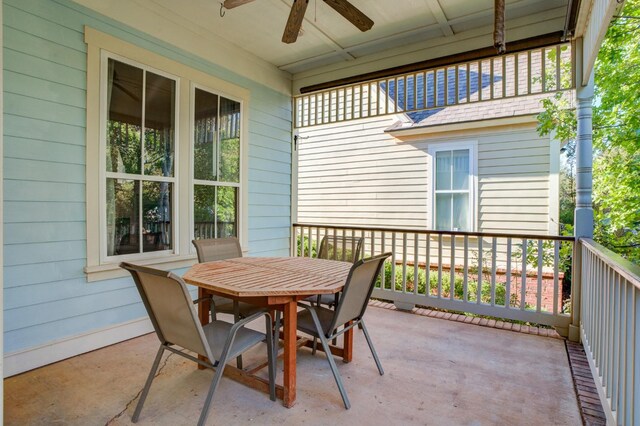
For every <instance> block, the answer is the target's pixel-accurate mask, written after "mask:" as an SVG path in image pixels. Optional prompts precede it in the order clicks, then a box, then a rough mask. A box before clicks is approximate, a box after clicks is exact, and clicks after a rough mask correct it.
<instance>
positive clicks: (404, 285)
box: [402, 232, 407, 293]
mask: <svg viewBox="0 0 640 426" xmlns="http://www.w3.org/2000/svg"><path fill="white" fill-rule="evenodd" d="M402 292H403V293H406V292H407V233H406V232H403V233H402Z"/></svg>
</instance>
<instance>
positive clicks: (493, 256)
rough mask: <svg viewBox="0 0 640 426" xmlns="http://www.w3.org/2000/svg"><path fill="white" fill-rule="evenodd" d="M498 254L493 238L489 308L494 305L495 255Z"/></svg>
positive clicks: (496, 240)
mask: <svg viewBox="0 0 640 426" xmlns="http://www.w3.org/2000/svg"><path fill="white" fill-rule="evenodd" d="M497 252H498V239H497V238H496V237H493V241H492V242H491V306H495V304H496V255H497Z"/></svg>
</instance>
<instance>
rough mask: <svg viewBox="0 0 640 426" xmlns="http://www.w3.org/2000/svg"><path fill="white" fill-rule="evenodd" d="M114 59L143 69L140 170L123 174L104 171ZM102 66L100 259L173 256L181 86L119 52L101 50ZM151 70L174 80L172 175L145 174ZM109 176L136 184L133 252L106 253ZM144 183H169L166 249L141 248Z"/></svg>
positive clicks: (175, 240)
mask: <svg viewBox="0 0 640 426" xmlns="http://www.w3.org/2000/svg"><path fill="white" fill-rule="evenodd" d="M110 60H111V61H116V62H121V63H124V64H126V65H128V66H131V67H134V68H137V69H140V70H142V100H141V102H142V111H141V126H140V141H139V143H140V158H139V163H140V164H139V166H138V167H139V169H140V173H139V174H138V173H123V172H114V171H107V156H106V153H107V151H106V149H107V138H108V134H107V126H108V123H109V107H108V105H109V100H108V99H107V96H108V94H109V93H110V91H109V84H110V82H109V78H108V64H109V61H110ZM102 69H103V78H102V81H101V85H102V91H101V103H102V107H101V111H100V123H101V124H100V126H101V137H100V146H101V148H100V152H101V155H100V164H101V167H100V170H101V171H100V175H101V177H100V185H101V187H102V188H103V189H102V190H101V194H102V195H101V197H100V216H101V221H100V223H101V224H100V234H101V238H102V243H101V251H102V255H101V262H105V263H108V262H113V261H116V260H135V259H146V258H154V257H158V256H167V255H175V254H177V253H178V240H177V237H178V233H177V228H178V220H179V219H178V217H179V214H178V213H179V209H178V206H179V203H178V200H179V185H178V178H177V176H178V173H179V161H178V160H179V156H178V152H179V149H178V148H179V145H178V140H179V138H178V126H179V117H180V115H179V111H178V100H179V97H180V85H179V78H178V77H177V76H174V75H171V74H169V73H166V72H164V71H161V70H157V69H154V68H152V67H149V66H146V65H144V64H141V63H138V62H136V61H132V60H129V59H126V58H123V57H120V56H119V55H116V54H113V53H110V52H106V51H103V54H102ZM148 73H153V74H155V75H158V76H160V77H163V78H166V79H169V80H171V81H172V82H173V92H172V98H171V100H172V106H171V114H172V118H171V119H172V121H173V122H172V129H171V131H172V133H173V135H172V140H173V144H172V150H173V152H172V159H173V160H172V161H173V164H172V173H171V176H163V175H155V174H145V172H146V168H147V167H148V166H149V165H148V164H147V163H145V159H146V146H145V145H146V142H147V141H146V133H147V126H146V124H147V123H146V111H147V102H146V100H147V74H148ZM109 179H116V180H130V181H134V182H135V185H138V186H139V188H138V200H137V203H138V213H137V214H138V217H137V221H138V223H137V225H136V226H137V227H138V252H136V253H128V254H109V243H110V242H109V240H108V234H109V232H108V228H109V224H108V223H107V208H108V207H109V204H110V200H108V199H107V197H108V193H107V190H106V189H107V181H108V180H109ZM144 182H158V183H168V184H169V185H170V199H171V200H170V201H171V202H170V206H169V208H170V210H171V213H170V221H171V223H170V230H169V236H170V238H171V244H170V247H169V248H168V249H164V250H152V251H145V250H144V238H145V237H146V234H145V233H143V232H141V231H142V230H143V229H144V224H145V218H144V212H143V205H142V204H143V203H142V200H143V192H144V191H143V186H144ZM116 220H117V219H116ZM114 235H115V234H114ZM113 244H114V246H115V245H118V244H119V242H118V241H113Z"/></svg>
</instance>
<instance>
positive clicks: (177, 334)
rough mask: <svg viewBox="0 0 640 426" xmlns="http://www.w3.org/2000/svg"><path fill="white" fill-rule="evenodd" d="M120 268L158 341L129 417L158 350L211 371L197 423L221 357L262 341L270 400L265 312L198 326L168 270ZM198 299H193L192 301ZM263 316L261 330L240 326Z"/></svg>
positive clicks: (152, 373)
mask: <svg viewBox="0 0 640 426" xmlns="http://www.w3.org/2000/svg"><path fill="white" fill-rule="evenodd" d="M120 267H122V268H124V269H126V270H128V271H129V272H130V273H131V275H132V276H133V280H134V281H135V284H136V287H137V288H138V291H139V292H140V296H141V297H142V302H143V303H144V306H145V308H146V309H147V313H148V314H149V317H150V319H151V323H152V324H153V328H154V329H155V332H156V335H157V336H158V339H160V348H159V349H158V353H157V354H156V358H155V361H154V362H153V366H152V367H151V371H150V372H149V376H148V377H147V381H146V383H145V385H144V388H143V390H142V393H141V395H140V400H139V401H138V405H137V406H136V409H135V412H134V413H133V416H132V418H131V420H132V421H133V422H134V423H135V422H137V421H138V418H139V417H140V411H141V410H142V406H143V404H144V401H145V399H146V398H147V395H148V393H149V389H150V387H151V382H152V381H153V379H154V377H155V374H156V372H157V370H158V366H159V364H160V360H161V359H162V355H163V354H164V351H170V352H172V353H175V354H177V355H180V356H183V357H185V358H187V359H189V360H191V361H194V362H197V363H198V364H201V365H204V366H205V367H209V368H214V369H215V374H214V376H213V380H212V382H211V385H210V386H209V392H208V393H207V396H206V398H205V402H204V406H203V407H202V412H201V413H200V419H199V420H198V425H203V424H204V423H205V421H206V419H207V415H208V413H209V407H210V405H211V401H212V399H213V394H214V392H215V390H216V388H217V387H218V384H219V383H220V378H221V377H222V373H223V370H224V367H225V364H226V363H227V361H229V360H230V359H233V358H234V357H236V356H238V355H240V354H241V353H243V352H245V351H247V350H248V349H250V348H252V347H254V346H255V345H257V344H258V343H260V342H264V341H265V340H266V343H267V355H268V368H269V394H270V397H271V400H272V401H275V399H276V393H275V392H276V390H275V362H276V359H275V356H274V353H273V341H272V339H273V336H272V334H271V316H270V315H269V313H268V312H258V313H256V314H254V315H251V316H249V317H247V318H244V319H242V320H240V321H238V322H236V323H235V324H231V323H228V322H225V321H221V320H215V321H212V322H211V323H209V324H207V325H205V326H201V325H200V322H199V321H198V315H197V314H196V310H195V309H194V307H193V303H192V301H191V296H190V295H189V292H188V291H187V287H186V285H185V283H184V281H182V279H181V278H180V277H179V276H177V275H175V274H173V273H172V272H166V271H161V270H158V269H152V268H148V267H144V266H138V265H133V264H131V263H126V262H123V263H121V264H120ZM198 301H199V300H196V301H195V302H198ZM263 315H264V316H265V319H266V321H265V326H266V330H267V331H266V333H260V332H257V331H254V330H250V329H248V328H246V327H245V325H246V324H248V323H250V322H252V321H255V320H256V319H258V318H260V317H261V316H263ZM174 346H178V347H180V348H182V350H180V349H176V348H175V347H174ZM185 349H186V350H189V351H192V352H195V353H196V354H198V355H202V356H205V357H207V360H208V362H207V361H202V360H199V359H198V358H196V357H194V356H191V355H189V354H187V353H185V352H184V351H183V350H185ZM185 397H186V395H185Z"/></svg>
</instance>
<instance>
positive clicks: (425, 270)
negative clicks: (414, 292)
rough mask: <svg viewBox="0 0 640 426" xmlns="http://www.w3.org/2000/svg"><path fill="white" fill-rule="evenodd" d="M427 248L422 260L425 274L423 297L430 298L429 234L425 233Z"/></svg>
mask: <svg viewBox="0 0 640 426" xmlns="http://www.w3.org/2000/svg"><path fill="white" fill-rule="evenodd" d="M426 239H427V247H426V251H425V259H424V264H425V267H424V272H425V274H426V276H427V277H426V284H425V290H424V292H425V296H431V234H429V233H427V235H426Z"/></svg>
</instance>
